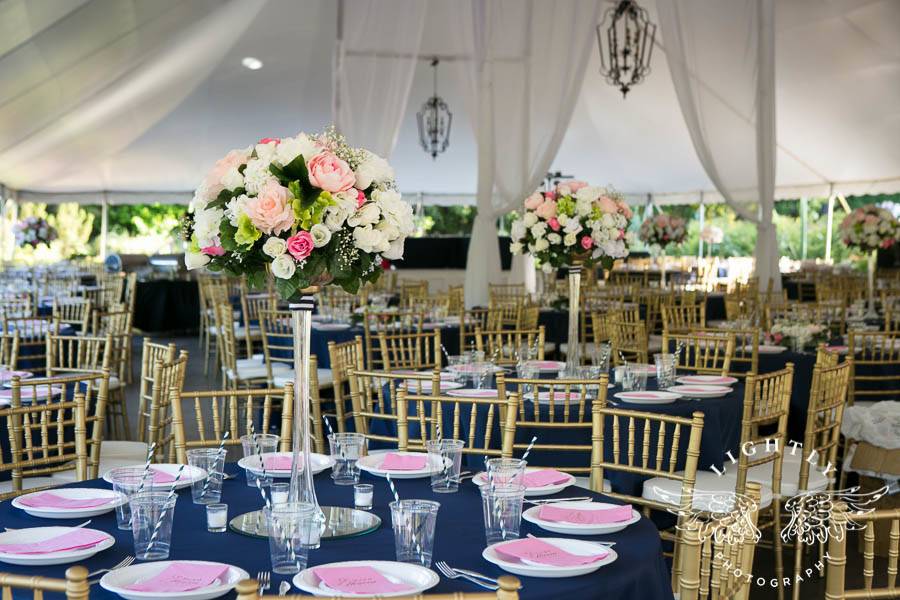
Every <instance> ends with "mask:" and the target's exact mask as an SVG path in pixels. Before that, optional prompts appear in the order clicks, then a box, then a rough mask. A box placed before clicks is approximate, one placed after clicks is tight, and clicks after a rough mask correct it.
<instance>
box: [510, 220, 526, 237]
mask: <svg viewBox="0 0 900 600" xmlns="http://www.w3.org/2000/svg"><path fill="white" fill-rule="evenodd" d="M525 231H526V230H525V223H523V222H522V220H521V219H516V220H515V221H513V224H512V225H511V226H510V228H509V237H511V238H512V239H514V240H521V239H522V238H523V237H525Z"/></svg>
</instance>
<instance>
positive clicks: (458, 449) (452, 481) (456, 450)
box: [425, 440, 464, 494]
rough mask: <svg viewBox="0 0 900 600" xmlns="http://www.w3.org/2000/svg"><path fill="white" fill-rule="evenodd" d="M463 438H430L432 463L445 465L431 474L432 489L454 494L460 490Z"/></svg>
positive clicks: (428, 442) (428, 448)
mask: <svg viewBox="0 0 900 600" xmlns="http://www.w3.org/2000/svg"><path fill="white" fill-rule="evenodd" d="M463 445H464V442H463V440H428V441H427V442H425V448H426V449H427V450H428V461H429V462H430V463H434V464H439V465H444V468H443V469H441V470H440V471H439V472H437V473H432V474H431V491H432V492H437V493H438V494H452V493H454V492H456V491H458V490H459V469H460V465H461V464H462V449H463Z"/></svg>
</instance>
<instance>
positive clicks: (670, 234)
mask: <svg viewBox="0 0 900 600" xmlns="http://www.w3.org/2000/svg"><path fill="white" fill-rule="evenodd" d="M638 237H639V238H640V240H641V241H642V242H644V243H645V244H647V246H649V247H650V248H651V250H653V251H655V252H657V253H659V252H661V251H664V250H665V249H666V246H669V245H670V244H674V245H676V246H677V245H679V244H681V243H683V242H684V240H685V238H686V237H687V222H686V221H685V220H684V219H682V218H681V217H676V216H674V215H667V214H665V213H662V214H658V215H656V216H655V217H649V218H647V219H645V220H644V222H643V223H641V228H640V230H639V231H638Z"/></svg>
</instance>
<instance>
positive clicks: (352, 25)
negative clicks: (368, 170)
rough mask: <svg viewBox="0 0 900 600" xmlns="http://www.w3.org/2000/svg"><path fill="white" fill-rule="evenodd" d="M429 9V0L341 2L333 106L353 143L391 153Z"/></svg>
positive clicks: (337, 123) (385, 154)
mask: <svg viewBox="0 0 900 600" xmlns="http://www.w3.org/2000/svg"><path fill="white" fill-rule="evenodd" d="M427 12H428V1H427V0H341V1H340V4H339V7H338V20H339V23H338V40H337V47H336V48H335V53H334V61H335V70H334V98H333V109H332V110H333V113H334V115H333V117H334V123H335V126H336V127H337V129H338V131H340V132H341V133H342V134H344V136H345V137H346V138H347V140H348V141H349V143H350V144H352V145H353V146H357V147H361V148H367V149H369V150H371V151H372V152H374V153H375V154H378V155H379V156H382V157H384V158H389V157H390V155H391V152H392V151H393V149H394V146H395V145H396V143H397V136H398V134H399V133H400V126H401V124H402V122H403V116H404V114H405V113H406V105H407V101H408V100H409V90H410V87H411V86H412V81H413V75H414V74H415V71H416V65H417V63H418V60H419V48H420V46H421V43H422V31H423V29H424V27H425V15H426V14H427ZM373 44H377V46H373Z"/></svg>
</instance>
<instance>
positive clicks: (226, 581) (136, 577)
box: [100, 560, 250, 600]
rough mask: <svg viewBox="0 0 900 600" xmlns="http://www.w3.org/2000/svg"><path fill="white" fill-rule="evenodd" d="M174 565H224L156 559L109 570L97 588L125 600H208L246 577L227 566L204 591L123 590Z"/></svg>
mask: <svg viewBox="0 0 900 600" xmlns="http://www.w3.org/2000/svg"><path fill="white" fill-rule="evenodd" d="M174 562H179V563H196V564H207V565H219V564H225V563H217V562H212V561H208V560H178V561H175V560H160V561H154V562H146V563H137V564H134V565H131V566H130V567H124V568H122V569H116V570H115V571H110V572H109V573H107V574H106V575H104V576H103V578H102V579H101V580H100V587H102V588H103V589H105V590H109V591H110V592H112V593H114V594H118V595H119V596H122V597H123V598H125V600H148V599H150V598H177V599H178V600H210V599H211V598H218V597H219V596H224V595H225V594H227V593H228V592H230V591H231V590H232V589H234V586H236V585H237V584H238V582H239V581H241V580H243V579H249V578H250V574H249V573H248V572H247V571H245V570H243V569H240V568H238V567H235V566H232V565H227V566H228V571H226V572H225V574H224V575H223V576H222V578H221V579H217V580H216V581H214V582H213V584H212V585H208V586H206V587H204V588H200V589H196V590H191V591H189V592H138V591H135V590H129V589H126V587H127V586H129V585H134V584H135V583H140V582H141V581H146V580H147V579H150V578H151V577H155V576H156V575H157V574H159V573H160V572H162V571H163V569H165V568H166V567H168V566H169V565H171V564H172V563H174Z"/></svg>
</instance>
